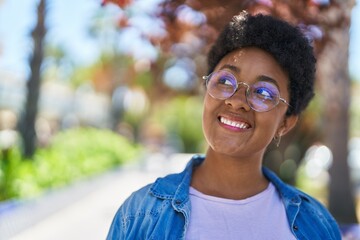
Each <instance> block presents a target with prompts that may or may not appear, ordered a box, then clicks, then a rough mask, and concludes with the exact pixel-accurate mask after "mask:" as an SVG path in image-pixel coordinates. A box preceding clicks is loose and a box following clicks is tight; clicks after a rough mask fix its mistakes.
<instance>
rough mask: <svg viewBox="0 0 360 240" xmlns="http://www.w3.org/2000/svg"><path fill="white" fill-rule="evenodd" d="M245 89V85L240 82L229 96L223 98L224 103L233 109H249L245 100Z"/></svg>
mask: <svg viewBox="0 0 360 240" xmlns="http://www.w3.org/2000/svg"><path fill="white" fill-rule="evenodd" d="M246 89H247V86H246V85H243V84H241V83H240V84H239V85H238V88H237V90H236V91H235V93H234V94H233V95H232V96H231V97H229V98H227V99H225V104H226V105H228V106H231V107H232V108H234V109H235V110H240V109H244V110H245V111H250V110H251V107H250V106H249V104H248V103H247V100H246Z"/></svg>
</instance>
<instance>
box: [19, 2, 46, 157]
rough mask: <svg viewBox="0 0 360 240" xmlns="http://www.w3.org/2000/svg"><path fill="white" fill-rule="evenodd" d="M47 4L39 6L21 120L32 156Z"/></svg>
mask: <svg viewBox="0 0 360 240" xmlns="http://www.w3.org/2000/svg"><path fill="white" fill-rule="evenodd" d="M45 4H46V0H41V1H40V2H39V5H38V8H37V24H36V26H35V28H34V30H33V32H32V38H33V44H34V50H33V55H32V56H31V59H30V69H31V73H30V77H29V79H28V81H27V97H26V102H25V109H24V110H23V114H22V116H21V119H20V122H19V132H20V135H21V137H22V141H23V156H24V157H27V158H28V157H31V156H32V155H33V154H34V152H35V148H36V132H35V121H36V116H37V112H38V99H39V93H40V84H41V73H40V70H41V64H42V61H43V42H44V37H45V34H46V29H45V12H46V11H45Z"/></svg>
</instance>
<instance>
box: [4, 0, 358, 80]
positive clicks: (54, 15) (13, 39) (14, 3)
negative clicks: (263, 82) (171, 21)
mask: <svg viewBox="0 0 360 240" xmlns="http://www.w3.org/2000/svg"><path fill="white" fill-rule="evenodd" d="M147 1H148V2H150V1H149V0H147ZM356 1H357V3H358V4H357V5H356V6H355V8H354V9H353V12H352V26H351V28H350V37H351V40H350V46H349V50H350V56H349V71H350V74H351V75H352V76H356V78H357V79H358V80H360V44H359V43H360V0H356ZM37 2H38V0H0V71H6V72H12V73H14V74H17V75H20V76H21V75H22V76H26V75H27V74H28V72H29V69H28V58H29V55H30V52H31V41H30V38H29V33H30V30H31V29H32V28H33V27H34V25H35V9H36V5H37V4H36V3H37ZM48 4H49V6H48V7H49V8H48V9H49V14H48V19H47V20H48V27H49V32H48V34H47V39H48V41H50V42H52V43H55V44H56V43H59V44H61V45H62V46H63V47H65V48H66V50H67V52H69V53H71V59H72V60H73V61H74V62H75V63H78V64H81V65H86V64H90V63H91V62H92V61H94V60H95V59H96V57H97V56H99V52H100V50H99V48H98V47H97V42H96V41H95V40H94V39H92V38H89V35H88V32H87V31H88V29H89V23H90V19H91V18H93V17H94V14H95V12H96V10H98V9H99V8H100V4H101V0H76V1H70V0H49V1H48Z"/></svg>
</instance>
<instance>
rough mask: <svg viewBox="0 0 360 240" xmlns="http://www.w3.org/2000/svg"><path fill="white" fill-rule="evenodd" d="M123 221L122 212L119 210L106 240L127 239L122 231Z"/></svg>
mask: <svg viewBox="0 0 360 240" xmlns="http://www.w3.org/2000/svg"><path fill="white" fill-rule="evenodd" d="M121 219H122V217H121V212H120V209H119V211H118V212H117V213H116V215H115V217H114V219H113V221H112V223H111V226H110V229H109V232H108V235H107V237H106V240H115V239H116V240H118V239H125V236H124V230H123V229H122V228H123V224H122V220H121Z"/></svg>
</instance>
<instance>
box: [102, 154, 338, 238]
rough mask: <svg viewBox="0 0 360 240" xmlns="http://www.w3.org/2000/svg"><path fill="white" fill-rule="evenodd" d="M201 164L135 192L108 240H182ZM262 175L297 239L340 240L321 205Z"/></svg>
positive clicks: (118, 215) (266, 171) (271, 176)
mask: <svg viewBox="0 0 360 240" xmlns="http://www.w3.org/2000/svg"><path fill="white" fill-rule="evenodd" d="M203 160H204V156H200V155H197V156H194V157H193V158H192V159H191V161H190V162H189V163H188V165H187V166H186V168H185V170H184V171H183V172H181V173H178V174H171V175H168V176H166V177H163V178H158V179H157V180H156V181H155V182H154V183H153V184H149V185H147V186H145V187H143V188H141V189H139V190H138V191H136V192H134V193H133V194H132V195H131V196H130V197H129V198H128V199H127V200H126V201H125V202H124V204H123V205H122V206H121V207H120V209H119V210H118V212H117V213H116V215H115V217H114V219H113V222H112V225H111V227H110V230H109V233H108V236H107V240H111V239H161V240H162V239H185V236H186V230H187V228H188V226H189V219H190V214H191V204H190V200H189V187H190V181H191V176H192V170H193V168H194V167H195V166H197V165H199V164H200V163H201V162H202V161H203ZM263 174H264V176H265V177H266V178H267V179H268V180H269V181H271V182H272V183H273V184H274V186H275V187H276V189H277V191H278V192H279V193H280V195H281V198H282V200H283V203H284V205H285V209H286V214H287V218H288V221H289V226H290V228H291V231H292V232H293V234H294V236H296V238H297V239H311V240H316V239H319V240H320V239H321V240H325V239H326V240H330V239H341V235H340V230H339V227H338V225H337V223H336V221H335V220H334V218H333V217H332V216H331V215H330V213H329V212H328V211H327V210H326V208H325V207H324V206H323V205H321V204H320V203H319V202H318V201H317V200H315V199H314V198H312V197H310V196H308V195H307V194H305V193H303V192H301V191H299V190H297V189H295V188H294V187H291V186H289V185H287V184H285V183H284V182H282V181H281V180H280V179H279V178H278V177H277V176H276V175H275V174H274V173H273V172H271V171H270V170H269V169H267V168H263ZM274 221H276V220H274Z"/></svg>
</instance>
